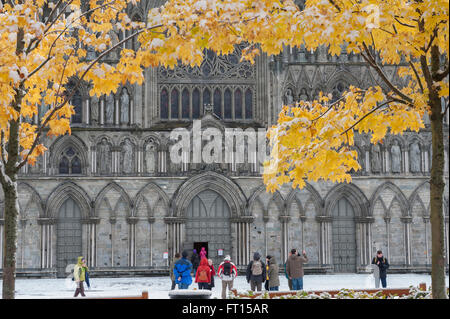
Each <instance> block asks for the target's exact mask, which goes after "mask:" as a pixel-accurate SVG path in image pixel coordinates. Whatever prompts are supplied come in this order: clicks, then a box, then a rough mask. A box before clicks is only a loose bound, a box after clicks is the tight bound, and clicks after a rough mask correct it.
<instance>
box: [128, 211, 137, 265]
mask: <svg viewBox="0 0 450 319" xmlns="http://www.w3.org/2000/svg"><path fill="white" fill-rule="evenodd" d="M138 221H139V218H138V217H135V216H129V217H127V223H128V225H129V241H128V251H129V254H128V265H129V267H136V224H137V222H138Z"/></svg>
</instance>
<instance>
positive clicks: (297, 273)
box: [286, 249, 308, 290]
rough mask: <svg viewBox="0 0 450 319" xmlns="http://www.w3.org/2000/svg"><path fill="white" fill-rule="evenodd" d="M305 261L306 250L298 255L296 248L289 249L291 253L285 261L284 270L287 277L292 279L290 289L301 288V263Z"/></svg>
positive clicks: (302, 272) (302, 271)
mask: <svg viewBox="0 0 450 319" xmlns="http://www.w3.org/2000/svg"><path fill="white" fill-rule="evenodd" d="M307 262H308V257H307V256H306V252H305V251H304V250H303V252H302V256H300V254H299V253H298V252H297V250H296V249H292V250H291V255H290V256H289V258H288V260H287V263H286V272H287V274H288V276H289V279H291V280H292V290H303V276H304V270H303V264H305V263H307Z"/></svg>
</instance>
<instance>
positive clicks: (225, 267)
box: [223, 263, 231, 276]
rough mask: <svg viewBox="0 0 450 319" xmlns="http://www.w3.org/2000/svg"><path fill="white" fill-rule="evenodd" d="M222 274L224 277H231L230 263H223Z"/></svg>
mask: <svg viewBox="0 0 450 319" xmlns="http://www.w3.org/2000/svg"><path fill="white" fill-rule="evenodd" d="M223 274H224V275H225V276H230V275H231V263H224V264H223Z"/></svg>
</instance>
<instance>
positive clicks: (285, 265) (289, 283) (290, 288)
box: [284, 252, 292, 290]
mask: <svg viewBox="0 0 450 319" xmlns="http://www.w3.org/2000/svg"><path fill="white" fill-rule="evenodd" d="M291 255H292V253H291V252H289V253H288V259H289V257H290V256H291ZM288 259H286V262H285V263H284V275H285V276H286V279H287V281H288V286H289V290H292V279H291V278H289V276H288V273H287V262H288Z"/></svg>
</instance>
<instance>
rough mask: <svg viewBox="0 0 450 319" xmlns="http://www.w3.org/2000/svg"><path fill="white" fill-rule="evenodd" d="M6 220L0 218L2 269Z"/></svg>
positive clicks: (0, 257)
mask: <svg viewBox="0 0 450 319" xmlns="http://www.w3.org/2000/svg"><path fill="white" fill-rule="evenodd" d="M4 225H5V220H4V219H3V218H0V260H1V261H2V262H0V269H3V232H4V230H3V229H4V227H5V226H4Z"/></svg>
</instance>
